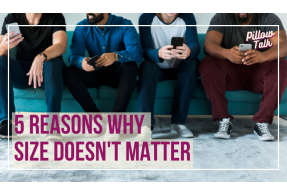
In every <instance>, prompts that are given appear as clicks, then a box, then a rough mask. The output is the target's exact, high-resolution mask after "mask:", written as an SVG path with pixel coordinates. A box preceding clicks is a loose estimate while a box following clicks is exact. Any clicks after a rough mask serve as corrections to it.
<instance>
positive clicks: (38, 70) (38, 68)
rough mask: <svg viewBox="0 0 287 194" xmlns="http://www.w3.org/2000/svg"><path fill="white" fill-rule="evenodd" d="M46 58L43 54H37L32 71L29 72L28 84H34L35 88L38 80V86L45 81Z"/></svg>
mask: <svg viewBox="0 0 287 194" xmlns="http://www.w3.org/2000/svg"><path fill="white" fill-rule="evenodd" d="M44 61H45V59H44V57H43V56H41V55H37V56H36V57H35V59H34V61H33V63H32V66H31V69H30V71H29V72H28V73H27V75H28V76H29V82H28V84H29V85H31V84H32V80H33V84H34V88H37V82H38V86H39V87H41V82H43V63H44Z"/></svg>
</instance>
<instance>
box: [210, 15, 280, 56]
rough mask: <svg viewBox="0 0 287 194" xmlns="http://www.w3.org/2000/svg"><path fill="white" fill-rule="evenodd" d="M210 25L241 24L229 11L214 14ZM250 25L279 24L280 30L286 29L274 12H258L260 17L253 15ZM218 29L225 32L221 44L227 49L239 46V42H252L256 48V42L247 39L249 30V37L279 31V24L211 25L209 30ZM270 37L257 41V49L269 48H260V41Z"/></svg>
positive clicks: (222, 32)
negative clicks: (233, 18)
mask: <svg viewBox="0 0 287 194" xmlns="http://www.w3.org/2000/svg"><path fill="white" fill-rule="evenodd" d="M210 25H241V24H240V23H239V21H238V19H237V18H235V21H234V22H233V20H232V17H230V14H227V13H217V14H215V15H214V16H213V18H212V19H211V21H210ZM249 25H279V30H284V27H283V25H282V22H281V20H280V19H279V18H278V16H277V15H275V14H273V13H262V14H258V17H257V18H256V17H255V16H253V18H252V20H251V22H250V24H249ZM212 30H215V31H218V32H220V33H221V34H223V39H222V43H221V46H222V47H223V48H226V49H230V48H232V47H234V46H239V44H252V49H255V42H254V40H252V39H249V41H248V42H247V41H246V38H247V33H248V32H249V37H250V35H251V33H252V35H253V36H254V35H256V31H257V36H258V34H259V30H260V33H262V32H264V33H265V34H266V33H269V32H271V31H273V33H274V32H276V31H278V27H277V26H248V25H247V27H242V26H238V27H235V26H209V28H208V30H207V32H209V31H212ZM268 40H269V39H268V38H265V39H261V40H259V41H258V43H257V48H256V50H258V51H260V52H262V51H266V50H268V49H269V48H270V47H268V48H262V46H261V48H259V44H260V43H259V42H262V43H261V45H262V44H263V43H264V41H265V42H266V41H268Z"/></svg>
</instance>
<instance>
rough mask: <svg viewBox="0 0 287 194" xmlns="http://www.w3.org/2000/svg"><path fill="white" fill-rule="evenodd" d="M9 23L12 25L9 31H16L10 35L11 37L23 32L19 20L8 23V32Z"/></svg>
mask: <svg viewBox="0 0 287 194" xmlns="http://www.w3.org/2000/svg"><path fill="white" fill-rule="evenodd" d="M8 25H10V26H9V32H13V31H14V32H15V33H14V34H13V35H12V36H11V37H10V39H11V38H13V37H14V36H17V35H18V34H20V33H21V32H20V28H19V26H18V23H17V22H15V23H11V24H6V30H7V32H8Z"/></svg>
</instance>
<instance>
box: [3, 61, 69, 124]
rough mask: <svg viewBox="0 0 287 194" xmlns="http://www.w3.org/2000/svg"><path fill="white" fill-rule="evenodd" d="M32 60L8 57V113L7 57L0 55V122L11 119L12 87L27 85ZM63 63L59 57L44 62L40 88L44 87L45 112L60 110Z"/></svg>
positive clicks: (26, 86)
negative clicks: (17, 59)
mask: <svg viewBox="0 0 287 194" xmlns="http://www.w3.org/2000/svg"><path fill="white" fill-rule="evenodd" d="M31 65H32V61H16V60H13V59H10V63H9V66H10V71H9V113H8V57H7V56H0V123H1V122H2V121H5V120H8V115H9V119H12V113H13V112H15V105H14V93H13V88H17V89H25V88H30V87H33V84H31V86H30V85H28V81H29V76H27V75H26V74H27V73H28V72H29V70H30V68H31ZM63 68H65V65H64V63H63V62H62V60H61V59H59V58H54V59H51V60H49V61H47V62H45V63H44V69H43V77H44V79H43V81H44V82H43V83H42V84H41V85H42V88H45V94H46V104H47V112H60V111H61V101H62V92H63V77H62V71H63Z"/></svg>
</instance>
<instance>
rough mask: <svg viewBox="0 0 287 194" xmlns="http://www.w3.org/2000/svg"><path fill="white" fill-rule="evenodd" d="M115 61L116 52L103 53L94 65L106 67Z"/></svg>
mask: <svg viewBox="0 0 287 194" xmlns="http://www.w3.org/2000/svg"><path fill="white" fill-rule="evenodd" d="M115 61H116V54H115V53H104V54H102V56H100V58H99V59H98V60H97V61H96V66H97V67H100V66H103V67H107V66H110V65H112V64H113V63H114V62H115Z"/></svg>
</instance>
